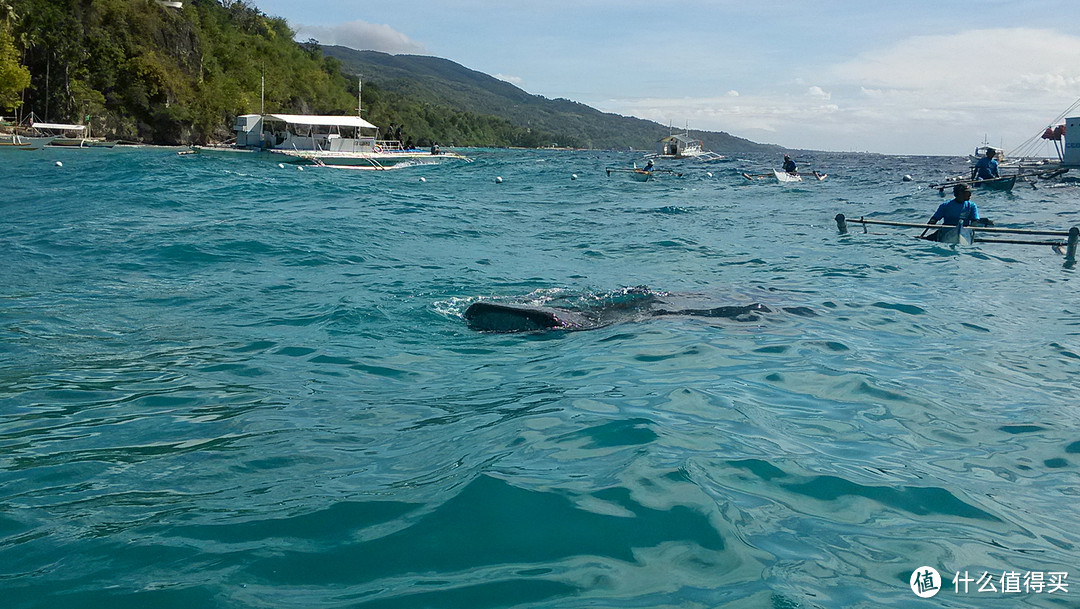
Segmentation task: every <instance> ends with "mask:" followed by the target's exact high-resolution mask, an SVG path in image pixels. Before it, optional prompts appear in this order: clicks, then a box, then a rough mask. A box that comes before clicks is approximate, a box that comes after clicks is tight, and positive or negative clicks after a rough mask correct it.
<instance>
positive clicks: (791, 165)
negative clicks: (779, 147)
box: [784, 154, 799, 175]
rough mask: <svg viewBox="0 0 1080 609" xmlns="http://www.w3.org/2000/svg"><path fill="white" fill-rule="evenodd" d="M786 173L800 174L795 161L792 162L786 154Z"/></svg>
mask: <svg viewBox="0 0 1080 609" xmlns="http://www.w3.org/2000/svg"><path fill="white" fill-rule="evenodd" d="M784 171H786V172H788V173H790V174H792V175H798V174H799V168H798V167H797V166H796V165H795V161H793V160H791V157H789V156H788V155H786V154H785V155H784Z"/></svg>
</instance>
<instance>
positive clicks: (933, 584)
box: [911, 567, 941, 598]
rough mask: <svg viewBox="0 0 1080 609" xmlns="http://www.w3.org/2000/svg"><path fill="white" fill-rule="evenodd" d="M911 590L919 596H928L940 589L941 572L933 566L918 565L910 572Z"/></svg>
mask: <svg viewBox="0 0 1080 609" xmlns="http://www.w3.org/2000/svg"><path fill="white" fill-rule="evenodd" d="M911 591H912V592H914V593H915V595H916V596H918V597H919V598H930V597H932V596H934V595H935V594H937V593H938V592H940V591H941V574H940V573H938V572H937V569H935V568H933V567H919V568H918V569H915V571H914V572H912V574H911Z"/></svg>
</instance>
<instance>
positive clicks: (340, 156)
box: [199, 114, 469, 169]
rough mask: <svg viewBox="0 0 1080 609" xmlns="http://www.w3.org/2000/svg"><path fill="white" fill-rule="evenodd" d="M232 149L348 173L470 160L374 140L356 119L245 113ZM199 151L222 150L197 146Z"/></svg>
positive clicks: (374, 130)
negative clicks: (342, 168)
mask: <svg viewBox="0 0 1080 609" xmlns="http://www.w3.org/2000/svg"><path fill="white" fill-rule="evenodd" d="M233 129H234V130H235V131H236V144H235V145H234V146H232V147H229V148H227V149H232V150H242V151H255V152H264V153H267V154H269V155H273V158H277V159H280V160H282V161H284V162H288V163H298V164H311V165H318V166H324V167H349V168H353V169H390V168H393V167H398V166H407V165H416V164H426V163H433V162H439V161H443V160H451V159H456V160H465V161H467V160H469V159H467V158H466V157H464V156H462V155H459V154H457V153H454V152H446V151H443V150H441V149H440V147H439V146H437V145H435V146H432V147H431V148H429V149H427V150H423V149H416V148H405V147H404V146H402V143H401V142H400V141H399V140H391V139H378V138H377V135H376V133H377V132H378V127H376V126H375V125H373V124H371V123H369V122H368V121H366V120H364V119H363V118H361V117H359V116H326V115H313V114H245V115H243V116H239V117H237V119H236V123H235V125H234V126H233ZM199 150H222V148H214V147H201V148H199Z"/></svg>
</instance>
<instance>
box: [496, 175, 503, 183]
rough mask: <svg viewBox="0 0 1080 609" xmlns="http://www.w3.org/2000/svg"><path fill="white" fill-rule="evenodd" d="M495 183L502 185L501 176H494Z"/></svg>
mask: <svg viewBox="0 0 1080 609" xmlns="http://www.w3.org/2000/svg"><path fill="white" fill-rule="evenodd" d="M495 183H496V184H502V176H495Z"/></svg>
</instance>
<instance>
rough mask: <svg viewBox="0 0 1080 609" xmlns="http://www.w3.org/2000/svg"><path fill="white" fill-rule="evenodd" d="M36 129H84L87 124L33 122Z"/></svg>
mask: <svg viewBox="0 0 1080 609" xmlns="http://www.w3.org/2000/svg"><path fill="white" fill-rule="evenodd" d="M30 126H31V127H33V128H35V129H52V130H54V131H82V130H84V129H86V125H65V124H63V123H31V125H30Z"/></svg>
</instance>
